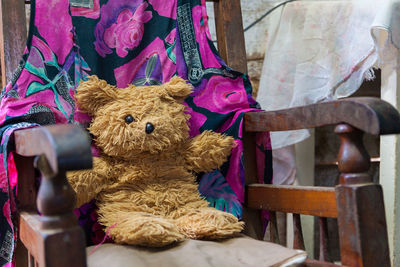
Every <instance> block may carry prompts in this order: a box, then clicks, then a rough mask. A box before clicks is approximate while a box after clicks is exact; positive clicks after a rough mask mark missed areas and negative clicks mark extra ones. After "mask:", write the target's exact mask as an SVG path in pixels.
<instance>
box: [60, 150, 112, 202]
mask: <svg viewBox="0 0 400 267" xmlns="http://www.w3.org/2000/svg"><path fill="white" fill-rule="evenodd" d="M67 178H68V181H69V183H70V185H71V186H72V188H73V189H74V191H75V192H76V200H77V201H76V202H77V203H76V207H80V206H81V205H82V204H84V203H87V202H89V201H90V200H92V199H93V198H95V197H96V196H97V194H98V193H100V192H101V191H102V190H103V189H104V188H105V187H106V186H107V185H108V183H107V180H108V179H106V178H107V172H106V163H105V162H104V161H103V160H102V159H101V158H97V157H95V158H93V169H91V170H82V171H71V172H67Z"/></svg>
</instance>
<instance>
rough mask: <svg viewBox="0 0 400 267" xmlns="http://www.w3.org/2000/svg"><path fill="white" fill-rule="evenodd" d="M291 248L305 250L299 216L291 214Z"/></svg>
mask: <svg viewBox="0 0 400 267" xmlns="http://www.w3.org/2000/svg"><path fill="white" fill-rule="evenodd" d="M293 231H294V236H293V237H294V238H293V248H294V249H301V250H305V246H304V238H303V228H302V227H301V218H300V214H296V213H293Z"/></svg>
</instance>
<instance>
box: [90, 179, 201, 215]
mask: <svg viewBox="0 0 400 267" xmlns="http://www.w3.org/2000/svg"><path fill="white" fill-rule="evenodd" d="M97 199H98V205H99V208H100V210H102V209H105V210H108V211H112V210H118V211H124V212H146V213H151V214H154V215H161V216H166V217H176V216H179V215H178V214H177V213H179V209H182V208H183V207H185V209H184V210H187V208H188V207H190V208H199V207H205V206H207V205H208V204H207V202H206V201H205V200H203V199H202V198H201V197H200V194H199V192H198V189H197V184H196V183H195V182H194V178H193V177H187V178H186V179H179V180H178V179H176V180H175V179H167V178H165V179H162V178H159V179H157V181H153V182H149V181H147V182H143V183H134V184H128V183H127V184H123V185H122V184H121V185H118V186H113V187H112V188H110V189H109V190H107V191H105V192H103V193H101V194H100V195H99V197H98V198H97Z"/></svg>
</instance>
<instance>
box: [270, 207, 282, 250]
mask: <svg viewBox="0 0 400 267" xmlns="http://www.w3.org/2000/svg"><path fill="white" fill-rule="evenodd" d="M269 222H270V226H269V232H270V238H271V240H270V241H271V242H273V243H275V244H280V243H281V242H280V240H279V233H278V220H277V218H276V212H274V211H271V212H270V214H269Z"/></svg>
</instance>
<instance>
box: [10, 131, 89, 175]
mask: <svg viewBox="0 0 400 267" xmlns="http://www.w3.org/2000/svg"><path fill="white" fill-rule="evenodd" d="M14 135H15V148H16V152H17V154H19V155H21V156H26V157H31V156H42V155H44V156H45V157H46V159H47V161H48V163H49V165H50V168H51V170H52V172H53V173H55V174H56V173H58V172H59V171H69V170H81V169H89V168H91V167H92V153H91V149H90V138H89V136H88V134H87V133H86V131H85V130H84V129H83V128H82V127H80V126H78V125H72V124H61V125H51V126H43V127H37V128H30V129H24V130H18V131H16V132H15V134H14Z"/></svg>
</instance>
